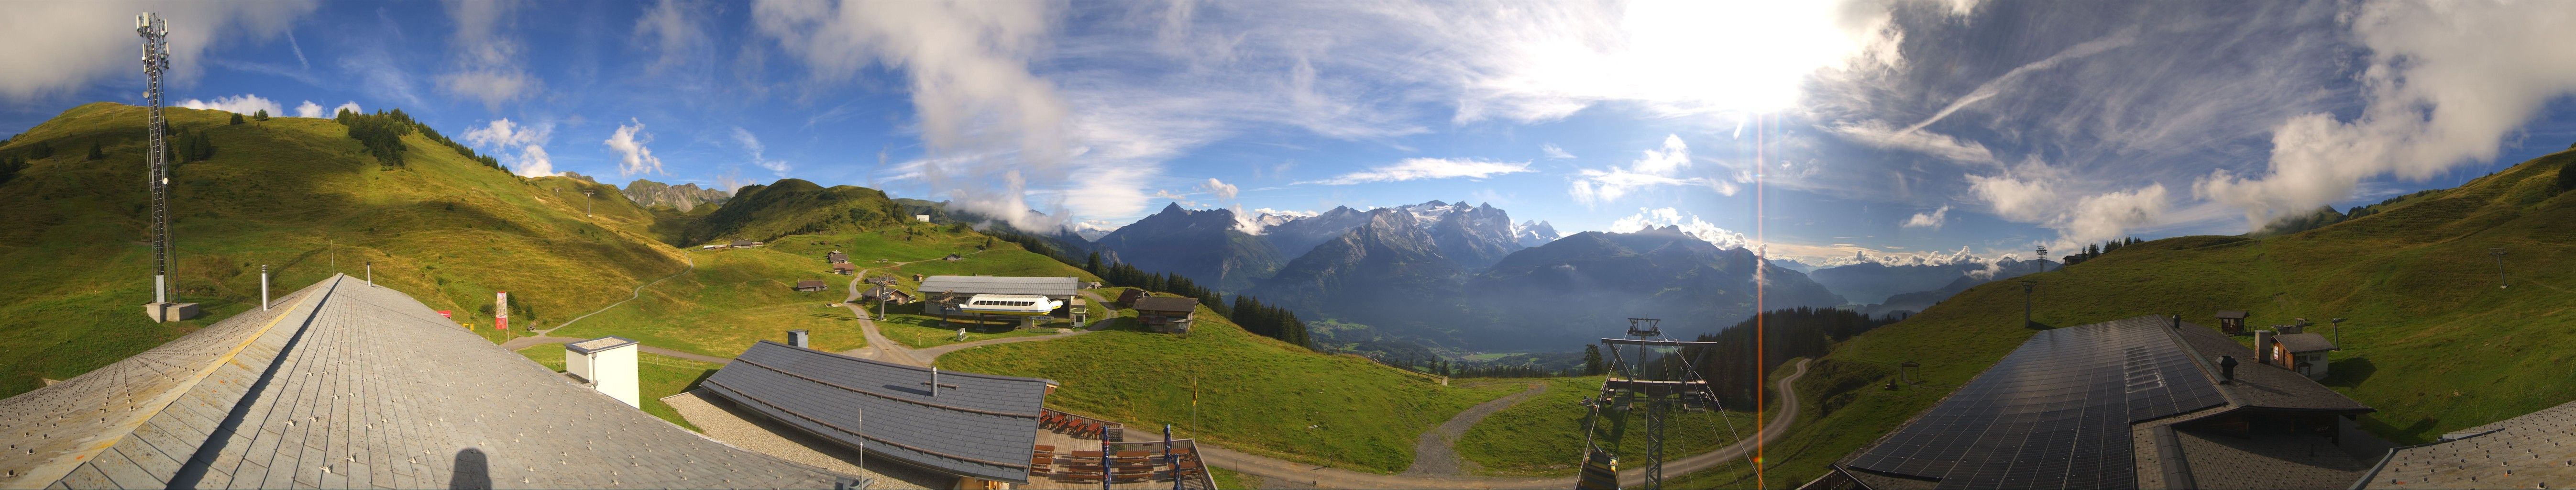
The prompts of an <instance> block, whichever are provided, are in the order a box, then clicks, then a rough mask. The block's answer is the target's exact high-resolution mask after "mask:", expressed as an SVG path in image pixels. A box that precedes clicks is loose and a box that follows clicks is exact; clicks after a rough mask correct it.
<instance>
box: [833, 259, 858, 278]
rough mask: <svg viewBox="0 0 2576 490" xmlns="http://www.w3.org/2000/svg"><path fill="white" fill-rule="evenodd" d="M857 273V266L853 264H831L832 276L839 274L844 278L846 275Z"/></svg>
mask: <svg viewBox="0 0 2576 490" xmlns="http://www.w3.org/2000/svg"><path fill="white" fill-rule="evenodd" d="M858 271H859V266H857V265H853V264H851V263H849V262H834V263H832V273H833V274H840V275H844V276H846V275H850V274H853V273H857V272H858Z"/></svg>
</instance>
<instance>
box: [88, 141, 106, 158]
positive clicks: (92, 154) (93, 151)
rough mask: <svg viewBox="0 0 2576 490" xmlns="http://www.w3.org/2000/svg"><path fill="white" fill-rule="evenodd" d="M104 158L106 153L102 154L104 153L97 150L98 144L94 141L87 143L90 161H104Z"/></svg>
mask: <svg viewBox="0 0 2576 490" xmlns="http://www.w3.org/2000/svg"><path fill="white" fill-rule="evenodd" d="M106 158H107V153H106V152H104V151H100V148H99V146H98V142H96V141H92V142H90V143H89V159H91V160H103V159H106Z"/></svg>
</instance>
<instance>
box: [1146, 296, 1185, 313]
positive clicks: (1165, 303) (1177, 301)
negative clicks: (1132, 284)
mask: <svg viewBox="0 0 2576 490" xmlns="http://www.w3.org/2000/svg"><path fill="white" fill-rule="evenodd" d="M1135 308H1136V310H1137V311H1163V312H1172V313H1189V312H1193V311H1198V309H1199V299H1198V298H1166V297H1162V296H1153V297H1146V298H1137V299H1136V305H1135Z"/></svg>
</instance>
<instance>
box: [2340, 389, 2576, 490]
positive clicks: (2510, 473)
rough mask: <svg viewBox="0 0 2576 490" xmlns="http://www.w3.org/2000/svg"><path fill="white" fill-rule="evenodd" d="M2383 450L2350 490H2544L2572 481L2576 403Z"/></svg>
mask: <svg viewBox="0 0 2576 490" xmlns="http://www.w3.org/2000/svg"><path fill="white" fill-rule="evenodd" d="M2443 438H2444V439H2448V440H2447V441H2443V442H2435V443H2431V444H2423V445H2416V446H2408V447H2401V448H2397V449H2394V450H2391V451H2389V452H2388V455H2387V456H2386V457H2385V458H2384V459H2382V460H2381V461H2380V462H2379V466H2378V467H2377V468H2374V469H2373V472H2372V473H2371V474H2369V475H2367V476H2364V477H2363V479H2362V481H2360V482H2356V484H2355V485H2354V488H2547V487H2548V486H2550V485H2560V486H2564V485H2567V483H2566V482H2570V481H2576V466H2571V464H2570V463H2569V462H2570V461H2576V403H2567V404H2563V405H2559V406H2555V407H2549V408H2544V409H2541V410H2540V411H2537V412H2532V413H2529V414H2524V415H2523V416H2520V417H2514V418H2510V419H2505V420H2502V421H2498V422H2496V423H2492V424H2487V425H2481V426H2477V427H2475V428H2470V429H2468V430H2462V431H2458V432H2453V433H2452V434H2451V435H2446V436H2443Z"/></svg>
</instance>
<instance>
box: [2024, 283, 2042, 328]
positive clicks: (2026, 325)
mask: <svg viewBox="0 0 2576 490" xmlns="http://www.w3.org/2000/svg"><path fill="white" fill-rule="evenodd" d="M2038 287H2039V281H2029V280H2025V281H2022V282H2021V328H2030V291H2031V289H2034V288H2038Z"/></svg>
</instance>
